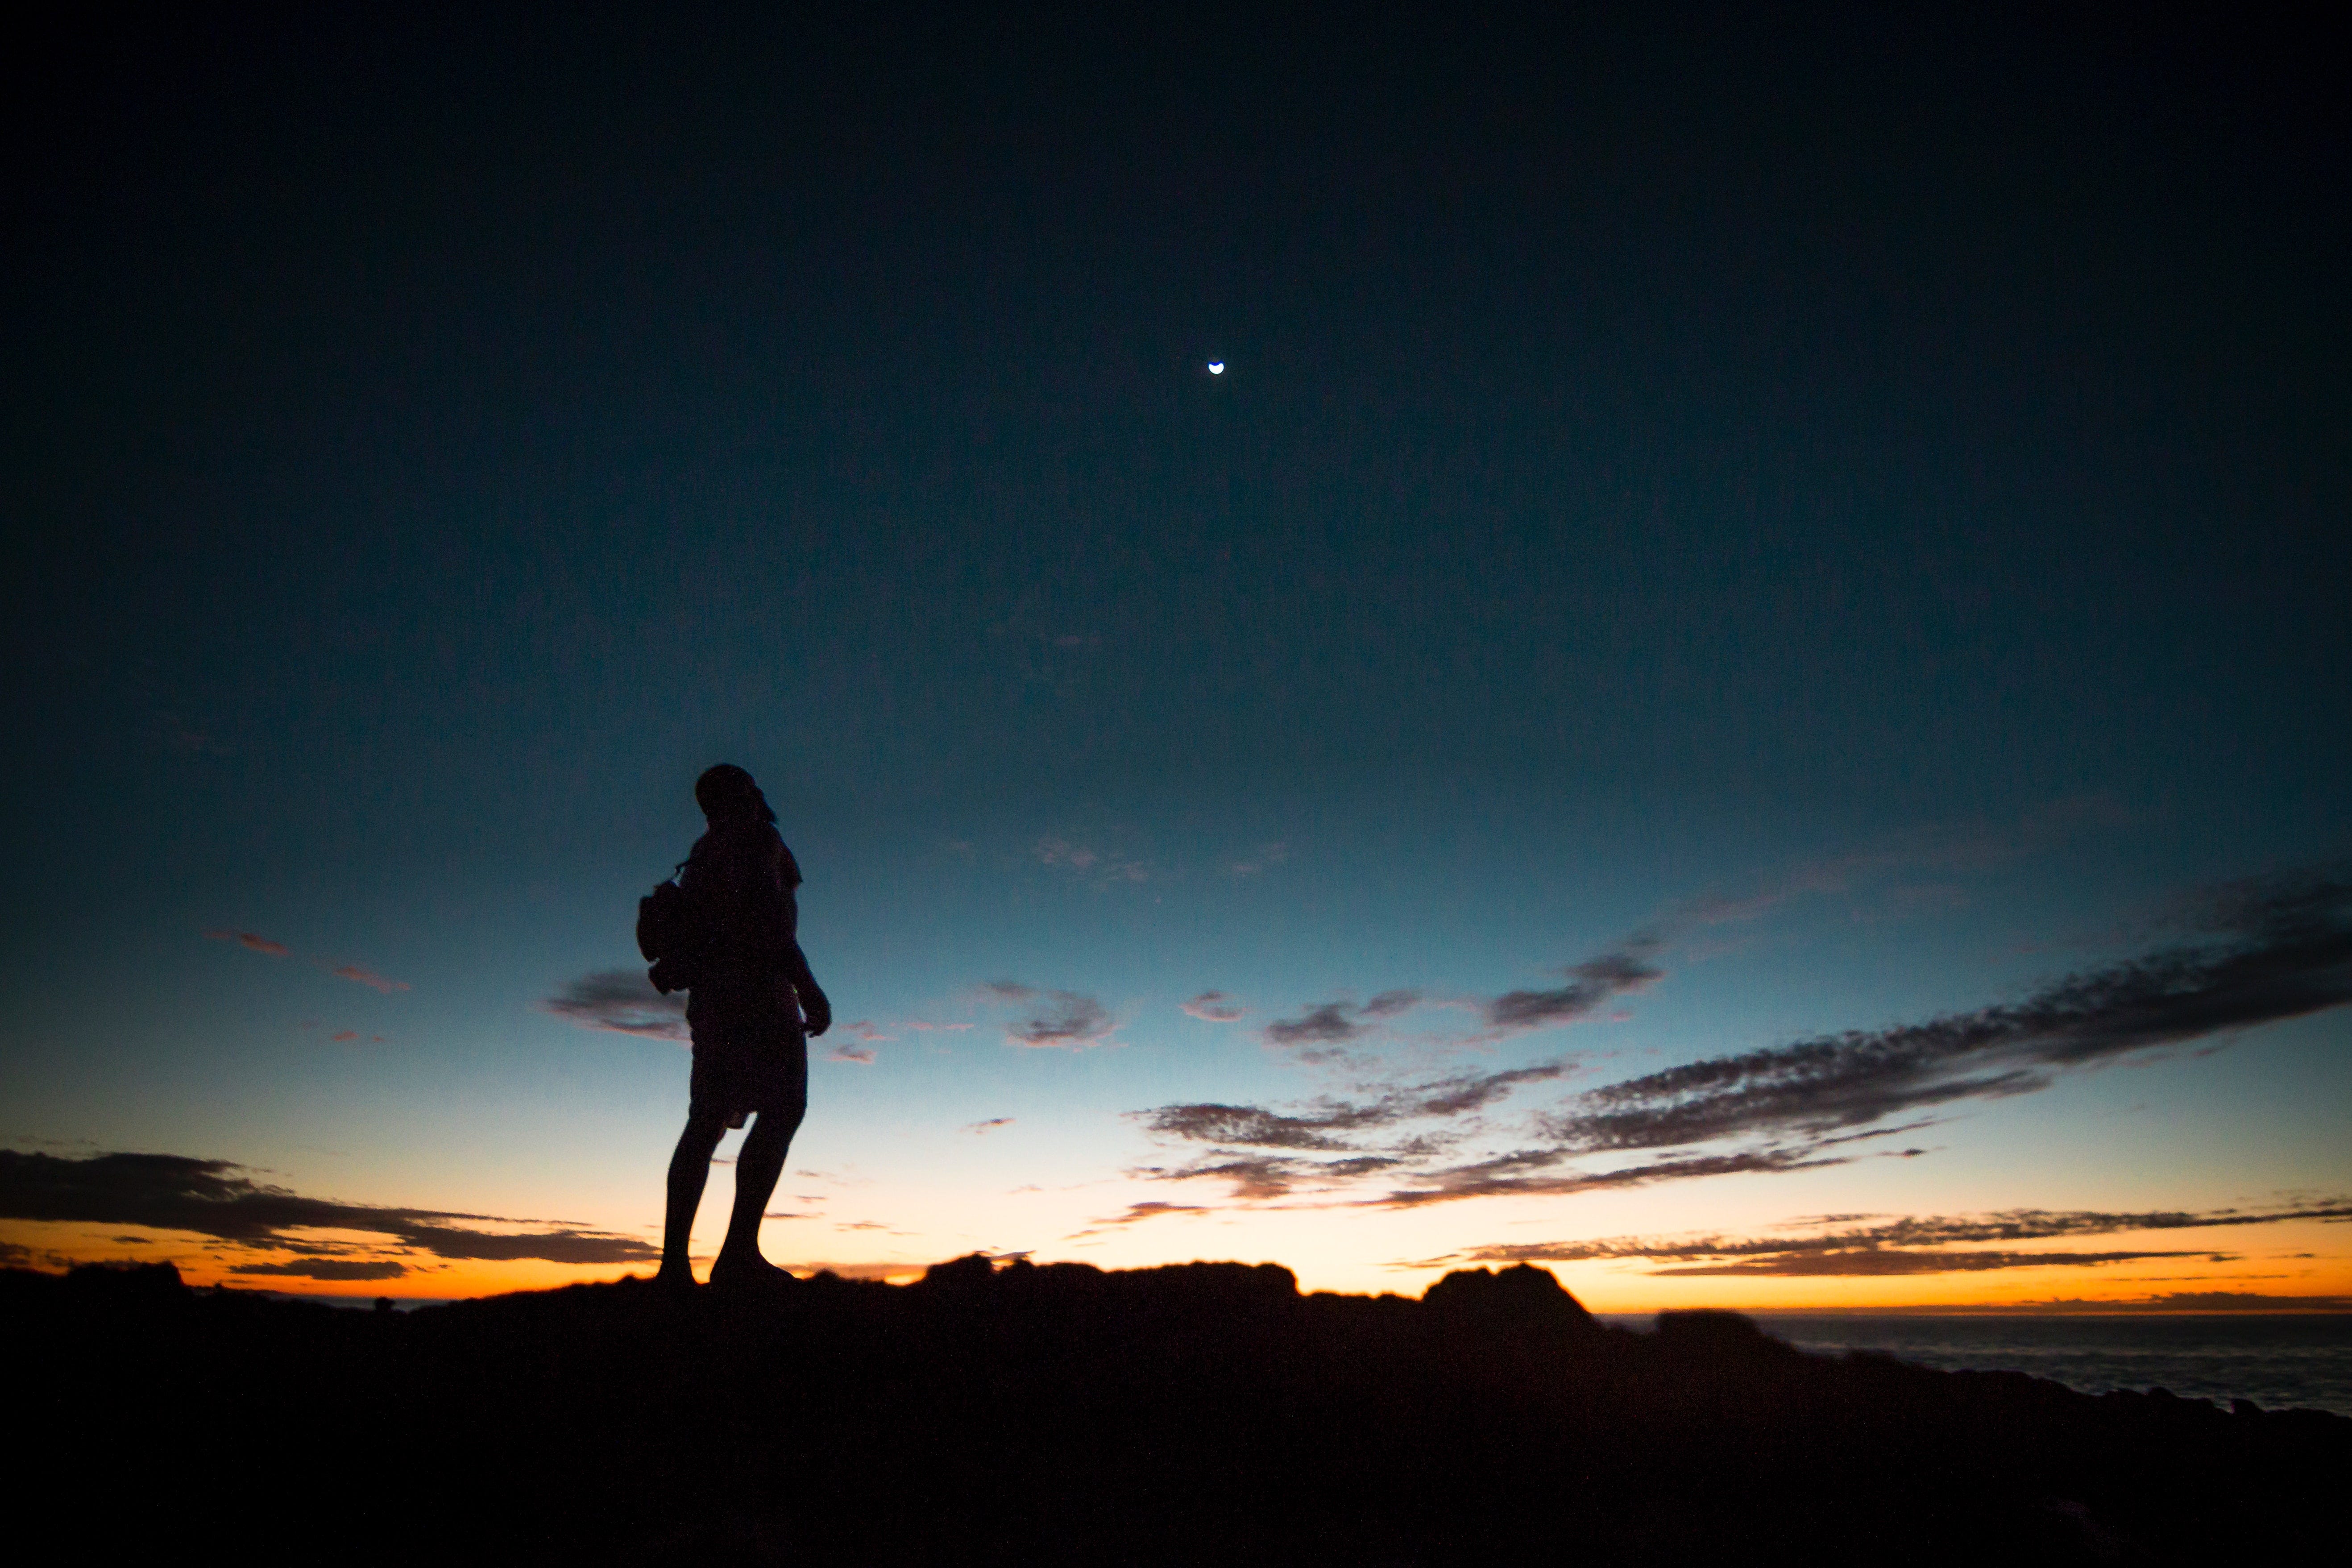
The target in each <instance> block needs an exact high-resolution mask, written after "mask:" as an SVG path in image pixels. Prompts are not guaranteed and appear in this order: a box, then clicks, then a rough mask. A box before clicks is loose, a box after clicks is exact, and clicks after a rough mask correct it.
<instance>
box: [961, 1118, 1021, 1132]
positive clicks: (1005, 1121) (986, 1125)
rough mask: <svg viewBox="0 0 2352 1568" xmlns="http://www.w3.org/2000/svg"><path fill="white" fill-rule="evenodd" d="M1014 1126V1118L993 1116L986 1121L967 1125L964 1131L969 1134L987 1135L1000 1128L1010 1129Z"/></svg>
mask: <svg viewBox="0 0 2352 1568" xmlns="http://www.w3.org/2000/svg"><path fill="white" fill-rule="evenodd" d="M1012 1125H1013V1118H1011V1117H1010V1116H992V1117H990V1118H989V1119H988V1120H987V1121H971V1122H967V1123H965V1125H964V1131H967V1132H982V1133H986V1132H993V1131H996V1130H997V1129H998V1128H1000V1127H1010V1126H1012Z"/></svg>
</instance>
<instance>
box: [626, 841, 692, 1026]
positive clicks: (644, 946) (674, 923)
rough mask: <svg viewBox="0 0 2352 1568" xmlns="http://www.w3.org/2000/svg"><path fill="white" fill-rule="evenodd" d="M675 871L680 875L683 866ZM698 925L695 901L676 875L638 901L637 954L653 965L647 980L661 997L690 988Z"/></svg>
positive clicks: (678, 865) (680, 863)
mask: <svg viewBox="0 0 2352 1568" xmlns="http://www.w3.org/2000/svg"><path fill="white" fill-rule="evenodd" d="M677 868H678V870H679V871H683V870H684V869H686V862H685V861H683V860H681V861H679V862H678V863H677ZM700 923H701V922H700V921H698V920H697V919H696V918H695V909H694V901H693V900H691V899H690V898H688V896H687V891H686V889H684V888H682V887H680V886H678V882H677V872H676V871H673V872H672V873H670V876H669V879H667V881H664V882H661V883H659V884H657V885H656V887H655V889H654V890H653V891H652V892H650V893H647V894H646V896H645V897H644V898H642V899H639V900H637V951H638V952H641V953H644V954H645V955H646V961H647V962H649V963H651V964H652V965H653V968H652V969H651V970H649V971H648V972H647V973H646V978H647V979H648V980H651V981H652V982H653V984H654V989H655V990H656V991H658V992H660V993H661V994H663V995H665V996H667V995H668V994H670V993H671V992H673V991H686V990H690V989H692V988H693V985H694V975H693V958H694V952H695V950H696V949H697V948H698V947H699V946H700V945H701V935H702V933H701V931H699V930H698V929H697V928H698V926H699V925H700Z"/></svg>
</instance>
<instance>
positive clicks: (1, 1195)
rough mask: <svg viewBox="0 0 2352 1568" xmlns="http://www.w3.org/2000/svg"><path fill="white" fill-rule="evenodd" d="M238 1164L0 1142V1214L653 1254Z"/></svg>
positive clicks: (504, 1254) (491, 1251)
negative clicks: (355, 1200)
mask: <svg viewBox="0 0 2352 1568" xmlns="http://www.w3.org/2000/svg"><path fill="white" fill-rule="evenodd" d="M243 1170H244V1167H243V1166H240V1165H237V1164H235V1163H231V1162H229V1161H226V1160H201V1159H194V1158H191V1157H189V1156H186V1155H181V1154H133V1153H109V1154H98V1155H93V1156H91V1157H89V1158H87V1159H63V1158H60V1157H58V1156H57V1155H54V1154H27V1153H22V1152H17V1151H16V1150H8V1149H0V1219H22V1220H50V1221H66V1222H70V1223H79V1224H83V1225H105V1226H118V1225H137V1226H147V1227H148V1228H150V1229H153V1230H179V1231H192V1232H194V1233H195V1234H196V1235H199V1236H209V1237H215V1238H217V1239H219V1240H221V1241H226V1242H228V1243H230V1244H232V1245H234V1246H238V1247H257V1248H259V1247H268V1248H282V1247H289V1246H299V1245H302V1242H301V1237H299V1235H297V1234H295V1233H299V1232H302V1231H317V1230H335V1231H360V1232H363V1233H367V1234H371V1235H376V1236H388V1237H394V1238H395V1239H396V1240H397V1241H398V1242H399V1243H400V1244H402V1245H403V1246H404V1247H408V1248H410V1249H412V1250H415V1251H419V1252H426V1253H430V1254H432V1255H433V1256H434V1257H436V1258H453V1259H470V1260H482V1261H497V1262H509V1261H513V1260H515V1259H519V1258H541V1259H544V1260H545V1261H547V1262H551V1263H582V1264H609V1263H637V1262H645V1261H649V1260H652V1259H654V1258H657V1257H658V1256H659V1254H658V1253H657V1252H656V1249H655V1248H654V1247H651V1246H649V1245H647V1244H646V1242H644V1241H641V1240H639V1239H637V1238H636V1237H628V1236H619V1235H614V1234H612V1233H610V1232H605V1231H593V1230H583V1229H580V1228H577V1227H575V1226H544V1227H542V1228H540V1229H537V1230H534V1231H531V1232H527V1233H520V1234H511V1233H506V1232H499V1231H487V1230H481V1229H478V1228H476V1226H478V1225H483V1224H488V1225H499V1226H506V1225H515V1224H530V1223H536V1222H518V1221H513V1220H507V1219H500V1218H499V1217H497V1216H495V1215H471V1214H456V1213H449V1212H445V1211H442V1210H437V1209H411V1208H387V1207H380V1206H377V1205H369V1204H348V1203H341V1202H338V1201H336V1200H334V1199H331V1198H312V1197H305V1196H302V1195H301V1194H297V1193H293V1192H289V1191H288V1190H287V1189H286V1188H284V1187H274V1186H264V1185H262V1184H258V1183H257V1182H255V1181H254V1180H252V1178H250V1177H249V1176H247V1175H244V1174H242V1172H243Z"/></svg>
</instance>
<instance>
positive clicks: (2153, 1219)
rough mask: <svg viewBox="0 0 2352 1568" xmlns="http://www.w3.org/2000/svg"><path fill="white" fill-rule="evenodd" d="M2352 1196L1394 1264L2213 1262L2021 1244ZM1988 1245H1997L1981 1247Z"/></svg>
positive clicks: (1930, 1268)
mask: <svg viewBox="0 0 2352 1568" xmlns="http://www.w3.org/2000/svg"><path fill="white" fill-rule="evenodd" d="M2347 1219H2352V1200H2335V1201H2330V1202H2326V1203H2316V1204H2290V1205H2279V1206H2275V1207H2271V1208H2257V1209H2241V1208H2219V1209H2200V1210H2183V1209H2158V1210H2147V1211H2138V1212H2132V1211H2108V1210H2084V1209H2007V1210H2003V1211H2000V1212H1999V1213H1995V1214H1984V1215H1912V1216H1906V1217H1903V1218H1898V1219H1891V1220H1886V1221H1884V1222H1882V1223H1880V1224H1877V1225H1871V1226H1838V1227H1834V1228H1828V1229H1822V1230H1818V1231H1817V1232H1816V1233H1815V1234H1813V1235H1810V1236H1788V1235H1769V1236H1730V1237H1727V1236H1721V1235H1702V1236H1681V1237H1642V1236H1619V1237H1601V1238H1599V1239H1596V1240H1591V1241H1547V1242H1508V1243H1499V1244H1496V1245H1494V1246H1488V1247H1470V1248H1467V1249H1465V1250H1464V1251H1461V1252H1456V1253H1450V1254H1447V1255H1446V1256H1445V1257H1444V1258H1431V1259H1426V1260H1424V1261H1423V1262H1419V1263H1414V1264H1408V1265H1400V1267H1408V1268H1432V1267H1436V1266H1438V1265H1441V1264H1487V1263H1582V1262H1591V1261H1595V1260H1611V1261H1613V1260H1618V1259H1635V1260H1641V1261H1646V1262H1652V1263H1656V1264H1659V1265H1661V1267H1659V1268H1653V1269H1652V1270H1651V1272H1652V1273H1654V1274H1666V1275H1685V1274H1691V1275H1715V1274H1728V1275H1739V1274H1759V1275H1776V1276H1784V1277H1799V1278H1804V1277H1817V1276H1831V1275H1853V1276H1880V1275H1901V1274H1940V1273H1970V1272H1980V1271H1983V1270H1987V1269H2007V1268H2051V1267H2055V1266H2060V1265H2084V1264H2099V1263H2120V1262H2127V1261H2132V1260H2136V1259H2139V1258H2200V1257H2208V1256H2212V1257H2217V1258H2218V1257H2221V1256H2222V1255H2217V1254H2214V1253H2213V1252H2212V1250H2211V1249H2210V1248H2205V1247H2199V1248H2191V1249H2189V1250H2185V1251H2184V1250H2167V1251H2106V1252H2021V1251H2017V1250H2013V1248H2014V1247H2015V1246H2016V1244H2018V1243H2021V1242H2032V1241H2045V1240H2052V1239H2055V1238H2060V1237H2092V1236H2127V1235H2137V1234H2143V1233H2147V1232H2168V1231H2186V1230H2216V1229H2234V1228H2237V1227H2240V1226H2267V1225H2280V1224H2284V1223H2286V1222H2288V1221H2291V1220H2321V1221H2328V1222H2335V1223H2341V1222H2343V1221H2345V1220H2347ZM1988 1243H1998V1244H2004V1245H2000V1246H1996V1247H1991V1248H1990V1249H1987V1244H1988Z"/></svg>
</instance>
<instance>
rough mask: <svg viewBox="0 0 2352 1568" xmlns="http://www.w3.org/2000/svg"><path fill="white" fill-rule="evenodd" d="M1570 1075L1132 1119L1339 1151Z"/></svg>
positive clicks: (1495, 1076)
mask: <svg viewBox="0 0 2352 1568" xmlns="http://www.w3.org/2000/svg"><path fill="white" fill-rule="evenodd" d="M1573 1070H1574V1069H1573V1068H1571V1067H1570V1065H1569V1064H1568V1063H1566V1062H1564V1061H1551V1062H1538V1063H1536V1064H1535V1065H1534V1066H1532V1067H1523V1068H1507V1069H1505V1070H1503V1071H1499V1072H1487V1073H1454V1074H1451V1075H1449V1076H1447V1077H1444V1078H1438V1079H1429V1080H1427V1081H1424V1082H1422V1083H1417V1084H1410V1085H1404V1086H1401V1087H1398V1088H1395V1089H1391V1090H1389V1091H1388V1092H1387V1093H1385V1094H1382V1095H1381V1096H1379V1097H1378V1098H1376V1099H1373V1100H1316V1101H1313V1102H1312V1103H1311V1104H1309V1105H1308V1106H1307V1107H1306V1108H1305V1109H1304V1110H1302V1111H1301V1112H1300V1113H1299V1114H1297V1115H1286V1114H1283V1113H1281V1112H1278V1111H1273V1110H1266V1109H1265V1108H1264V1107H1263V1106H1256V1105H1225V1104H1221V1103H1217V1102H1214V1101H1205V1102H1198V1103H1192V1104H1183V1105H1163V1106H1160V1107H1159V1108H1158V1109H1156V1110H1145V1111H1138V1112H1136V1113H1135V1115H1136V1117H1137V1119H1138V1120H1139V1121H1142V1123H1143V1124H1144V1126H1145V1128H1146V1129H1147V1130H1149V1131H1152V1132H1157V1133H1160V1134H1162V1135H1164V1136H1169V1137H1174V1138H1183V1139H1188V1140H1191V1141H1192V1142H1199V1143H1229V1144H1243V1145H1248V1146H1252V1147H1256V1148H1262V1149H1318V1150H1329V1149H1345V1148H1349V1147H1350V1146H1351V1145H1349V1143H1348V1142H1346V1141H1345V1140H1344V1139H1342V1138H1341V1137H1339V1136H1338V1135H1339V1134H1342V1133H1349V1132H1359V1131H1365V1130H1367V1129H1372V1128H1382V1127H1389V1126H1392V1125H1394V1124H1396V1123H1398V1122H1403V1121H1417V1120H1423V1119H1428V1118H1450V1117H1457V1116H1465V1115H1468V1114H1469V1113H1471V1112H1472V1111H1475V1110H1483V1109H1484V1108H1486V1106H1489V1105H1492V1104H1493V1103H1495V1102H1496V1100H1501V1099H1503V1098H1504V1097H1505V1096H1506V1095H1507V1094H1509V1093H1510V1092H1511V1091H1512V1090H1513V1089H1517V1088H1518V1087H1519V1086H1520V1085H1521V1084H1526V1083H1541V1082H1547V1081H1549V1080H1550V1079H1558V1078H1561V1077H1564V1076H1565V1075H1567V1074H1568V1073H1570V1072H1571V1071H1573Z"/></svg>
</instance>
